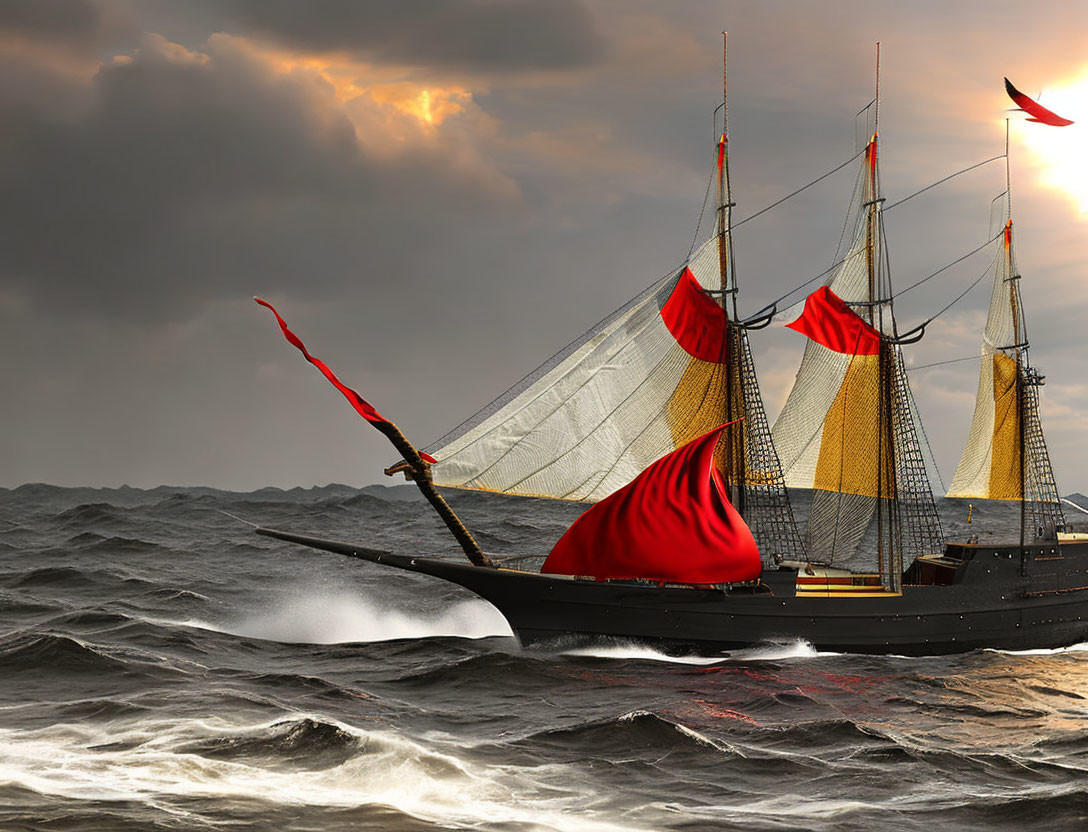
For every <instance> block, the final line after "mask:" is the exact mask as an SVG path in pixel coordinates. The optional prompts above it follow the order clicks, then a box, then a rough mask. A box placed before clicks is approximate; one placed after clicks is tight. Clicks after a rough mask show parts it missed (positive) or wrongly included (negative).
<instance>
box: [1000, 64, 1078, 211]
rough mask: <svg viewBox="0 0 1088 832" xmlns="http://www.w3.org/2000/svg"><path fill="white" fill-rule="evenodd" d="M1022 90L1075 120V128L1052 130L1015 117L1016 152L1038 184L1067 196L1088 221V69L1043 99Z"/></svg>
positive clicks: (1034, 93) (1044, 104)
mask: <svg viewBox="0 0 1088 832" xmlns="http://www.w3.org/2000/svg"><path fill="white" fill-rule="evenodd" d="M1021 89H1022V90H1023V91H1024V92H1025V93H1026V94H1027V95H1030V96H1032V97H1033V98H1035V99H1036V100H1037V101H1039V103H1040V104H1042V105H1043V106H1044V107H1046V108H1047V109H1049V110H1053V111H1054V112H1055V113H1057V114H1058V115H1060V116H1064V117H1065V118H1068V119H1072V120H1073V124H1071V125H1069V126H1068V127H1048V126H1047V125H1045V124H1035V123H1033V122H1030V121H1026V120H1025V119H1024V117H1022V116H1018V115H1013V119H1014V121H1013V122H1012V126H1011V127H1012V129H1011V141H1012V143H1013V152H1014V153H1015V152H1016V150H1017V149H1018V148H1023V149H1024V150H1025V151H1026V156H1027V159H1028V164H1029V166H1030V167H1031V168H1032V169H1033V170H1034V173H1035V176H1036V178H1037V179H1038V181H1039V182H1040V183H1042V184H1043V185H1045V186H1047V187H1049V188H1054V189H1055V190H1059V191H1061V192H1063V193H1064V194H1066V195H1067V196H1068V197H1070V198H1071V199H1072V200H1073V202H1074V203H1075V204H1076V207H1077V210H1078V211H1079V212H1080V215H1081V216H1082V217H1085V218H1088V153H1086V152H1085V151H1086V150H1088V67H1086V68H1085V69H1084V70H1083V74H1082V75H1081V76H1080V77H1079V78H1078V79H1076V80H1075V81H1072V82H1069V83H1067V84H1064V85H1062V86H1054V87H1047V88H1046V89H1045V90H1044V91H1043V93H1042V95H1041V96H1037V91H1034V90H1031V89H1030V88H1028V87H1021ZM1015 162H1016V156H1015V155H1014V156H1013V163H1014V164H1015Z"/></svg>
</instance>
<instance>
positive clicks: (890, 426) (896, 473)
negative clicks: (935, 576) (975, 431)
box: [773, 136, 940, 589]
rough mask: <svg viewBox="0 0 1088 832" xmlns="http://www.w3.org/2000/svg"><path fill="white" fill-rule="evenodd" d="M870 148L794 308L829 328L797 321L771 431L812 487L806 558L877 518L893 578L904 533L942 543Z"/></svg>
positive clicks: (857, 534) (793, 473)
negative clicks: (842, 228) (851, 219)
mask: <svg viewBox="0 0 1088 832" xmlns="http://www.w3.org/2000/svg"><path fill="white" fill-rule="evenodd" d="M875 154H876V138H875V136H874V138H873V140H872V141H871V142H870V145H869V147H868V148H867V151H866V155H865V160H864V163H863V165H864V166H863V168H862V175H861V177H860V178H859V180H858V187H857V188H856V190H855V197H854V203H853V206H852V209H851V212H852V213H855V212H856V217H857V220H856V224H855V228H854V236H853V238H852V243H851V246H850V248H849V249H848V250H847V252H846V255H845V257H843V259H842V260H841V261H840V262H839V265H838V266H837V268H835V270H834V271H833V272H832V273H831V275H830V277H829V278H828V279H827V281H826V282H825V283H824V288H822V289H820V290H817V292H814V293H813V294H812V295H811V296H810V297H809V300H808V301H806V306H805V312H804V313H803V316H802V317H803V318H806V319H809V320H811V321H815V322H816V326H817V329H819V328H820V326H825V325H826V326H829V327H830V329H828V330H827V331H826V332H824V333H823V335H820V336H817V334H816V333H815V332H813V331H809V330H808V329H807V328H806V327H804V326H802V327H801V328H800V329H801V331H803V332H806V334H809V336H810V338H809V341H808V343H807V344H806V346H805V353H804V357H803V358H802V360H801V366H800V367H799V369H798V371H797V378H796V380H795V382H794V386H793V388H792V390H791V391H790V394H789V396H788V398H787V399H786V403H785V405H784V406H783V408H782V412H781V413H780V414H779V417H778V420H777V421H776V422H775V425H774V428H773V437H774V443H775V445H776V447H777V448H778V454H779V458H780V459H781V463H782V471H783V475H784V477H785V481H786V485H788V486H790V487H792V488H804V489H812V491H813V495H812V508H811V511H810V517H809V528H808V550H809V554H810V555H811V557H812V558H813V559H814V560H818V561H822V562H828V563H845V562H849V561H851V560H852V558H853V557H854V555H855V554H856V553H857V552H858V550H859V548H860V547H862V544H863V543H864V542H865V541H866V540H867V535H868V534H869V533H870V531H871V528H872V527H873V525H874V521H876V526H877V528H878V529H883V530H884V531H883V532H882V533H881V534H880V535H878V538H877V539H876V541H875V542H874V546H873V548H874V550H875V551H874V552H873V553H872V554H875V555H876V558H875V560H876V561H877V567H878V569H879V570H880V571H881V572H882V573H883V574H884V575H885V583H886V584H887V586H888V587H889V588H892V589H894V588H895V587H897V586H898V582H899V574H898V572H897V566H896V563H897V562H898V559H899V557H900V556H901V554H902V552H903V542H902V541H903V540H905V539H909V541H910V545H909V546H908V547H907V548H908V549H909V550H910V551H911V552H915V551H916V550H918V551H917V552H916V553H918V554H921V553H929V552H931V551H933V550H934V547H936V546H939V545H940V542H939V540H938V538H939V537H940V532H939V523H938V521H937V519H936V510H935V508H934V506H933V501H932V494H931V492H930V486H929V483H928V479H927V477H926V475H925V466H924V464H922V461H921V454H920V451H919V450H918V443H917V435H916V429H915V421H914V416H915V414H914V412H913V405H912V399H911V396H910V390H909V386H908V384H907V379H906V374H905V372H903V371H902V357H901V355H900V352H899V349H898V347H896V346H895V345H894V335H895V322H894V318H893V314H892V308H891V301H890V298H891V296H892V293H891V287H890V281H889V279H888V275H887V268H886V263H885V260H884V254H883V251H882V245H881V243H882V234H881V233H880V210H879V204H880V200H879V199H878V198H877V194H878V188H877V184H876V176H877V173H876V161H875ZM809 302H813V306H812V309H811V312H810V307H809ZM810 315H811V318H810ZM821 322H822V323H821ZM832 322H835V323H834V324H832ZM798 323H800V321H799V322H798ZM792 326H795V328H796V324H794V325H792ZM844 333H853V334H851V335H850V338H853V339H855V340H852V341H851V340H849V339H847V338H846V335H845V334H844ZM844 339H845V340H844ZM862 341H864V346H862ZM897 481H898V485H899V486H900V487H898V488H897ZM907 526H910V529H907V528H906V527H907ZM934 530H935V531H934ZM904 531H907V532H908V533H907V534H906V535H904V534H903V532H904ZM858 565H860V564H858Z"/></svg>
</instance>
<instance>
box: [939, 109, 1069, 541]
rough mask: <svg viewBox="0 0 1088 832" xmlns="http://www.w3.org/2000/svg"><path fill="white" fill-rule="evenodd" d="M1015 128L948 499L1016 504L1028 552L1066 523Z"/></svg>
mask: <svg viewBox="0 0 1088 832" xmlns="http://www.w3.org/2000/svg"><path fill="white" fill-rule="evenodd" d="M1008 150H1009V122H1008V120H1007V119H1006V121H1005V196H1006V206H1007V210H1006V214H1005V227H1004V233H1003V234H1002V235H1001V236H1002V244H1003V250H1002V252H1001V255H1000V257H999V258H998V260H997V266H996V268H995V269H994V284H993V290H992V292H991V295H990V308H989V312H988V314H987V317H986V327H985V329H984V330H983V335H982V362H981V366H980V369H979V384H978V394H977V396H976V399H975V412H974V416H973V417H972V420H971V432H970V434H969V435H968V438H967V443H966V445H965V446H964V449H963V455H962V456H961V457H960V461H959V465H957V466H956V473H955V475H954V476H953V477H952V483H951V484H950V486H949V489H948V494H947V496H949V497H964V498H971V499H981V500H1017V501H1019V503H1020V543H1021V547H1023V546H1025V545H1026V544H1028V543H1030V542H1032V541H1037V540H1041V539H1051V540H1052V539H1054V536H1055V535H1056V533H1057V532H1058V531H1060V530H1061V529H1062V527H1063V526H1064V525H1065V517H1064V514H1063V512H1062V508H1061V502H1060V499H1059V497H1058V488H1057V484H1056V483H1055V480H1054V472H1053V469H1052V467H1051V464H1050V453H1049V451H1048V450H1047V445H1046V439H1045V437H1044V435H1043V427H1042V421H1041V419H1040V416H1039V388H1040V387H1041V386H1042V384H1043V378H1044V377H1043V375H1042V374H1041V373H1040V372H1039V371H1038V370H1037V369H1036V368H1035V367H1033V366H1031V362H1030V360H1029V356H1028V351H1029V347H1030V341H1029V339H1028V333H1027V323H1026V320H1025V317H1024V307H1023V302H1022V300H1021V296H1020V282H1021V276H1020V272H1019V268H1018V266H1017V262H1016V252H1015V247H1014V245H1013V236H1014V235H1013V221H1012V188H1011V183H1012V180H1011V175H1010V163H1009V158H1008Z"/></svg>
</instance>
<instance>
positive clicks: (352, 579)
mask: <svg viewBox="0 0 1088 832" xmlns="http://www.w3.org/2000/svg"><path fill="white" fill-rule="evenodd" d="M413 494H414V492H412V491H411V490H405V489H404V488H395V489H383V488H379V487H370V488H367V489H363V490H359V489H354V488H349V487H346V486H329V487H326V488H316V489H308V490H303V489H295V490H292V491H280V490H275V489H265V490H262V491H257V492H253V493H249V494H238V493H228V492H221V491H213V490H210V489H182V488H159V489H154V490H149V491H141V490H136V489H128V488H122V489H112V490H97V489H66V488H55V487H52V486H44V485H27V486H22V487H20V488H16V489H12V490H0V829H3V830H80V831H81V832H83V830H231V829H247V830H249V829H256V830H265V829H267V830H340V829H353V830H356V829H358V830H369V829H374V830H388V831H389V832H397V831H398V830H404V832H409V831H411V832H424V830H450V829H455V830H463V829H472V830H489V831H491V830H493V831H494V832H498V830H503V831H504V832H515V831H516V832H530V830H586V832H596V831H597V830H688V831H689V832H695V830H729V829H738V830H746V832H754V830H796V829H819V830H872V829H879V828H883V829H894V830H925V832H932V830H934V829H977V830H993V829H1016V830H1023V829H1025V828H1046V829H1048V830H1062V829H1085V828H1088V645H1074V646H1072V647H1069V648H1067V649H1063V650H1040V651H1027V652H1020V653H1008V652H999V651H977V652H973V653H968V654H965V655H960V656H951V657H933V658H901V657H894V656H889V657H873V656H860V655H847V654H833V653H821V652H817V651H816V650H814V649H813V648H812V647H811V646H810V645H807V644H805V643H803V642H796V643H789V644H774V645H764V646H759V647H756V648H753V649H749V650H745V651H741V652H737V653H733V654H731V655H728V656H721V657H716V658H687V659H675V658H670V657H668V656H666V655H664V654H662V653H658V652H655V651H654V650H651V649H648V648H645V647H639V646H635V645H631V644H625V643H623V642H618V641H611V642H601V643H595V644H589V645H586V644H580V645H578V646H573V645H572V646H570V647H569V648H566V649H565V648H564V647H563V646H562V645H560V646H557V647H553V648H551V649H547V650H544V649H540V650H538V649H529V650H523V649H521V648H520V647H519V646H518V644H517V642H516V641H515V640H514V639H513V638H512V637H511V635H510V631H509V629H508V627H507V626H506V624H505V622H504V620H503V619H502V617H501V616H500V615H499V614H498V612H497V611H495V610H494V609H493V608H492V607H490V606H489V605H488V604H486V603H485V602H483V601H481V600H478V599H475V598H474V597H473V596H471V595H469V594H468V593H466V592H464V591H462V590H460V589H457V588H455V587H451V586H447V585H445V584H442V583H440V582H437V581H435V580H432V579H428V578H425V577H423V576H416V575H411V574H406V573H401V572H396V571H393V570H386V569H384V568H382V567H380V566H374V565H371V564H366V563H361V562H357V561H352V560H348V559H345V558H341V557H337V556H335V555H331V554H323V553H318V552H311V551H308V550H305V549H302V548H299V547H297V546H293V545H290V544H285V543H280V542H277V541H272V540H269V539H267V538H261V537H257V536H255V535H254V534H253V533H252V531H251V529H250V528H249V527H247V526H246V525H244V524H243V523H240V522H238V521H236V520H233V519H231V518H230V517H227V516H225V515H224V514H223V513H221V512H224V511H225V512H229V513H230V514H233V515H237V516H238V517H242V518H245V519H246V520H250V521H253V522H257V523H260V524H263V525H266V526H272V527H276V528H283V529H291V530H296V531H299V532H302V533H311V534H314V535H317V536H323V537H332V538H339V539H347V540H352V541H356V542H359V543H362V544H364V545H369V546H374V547H376V548H384V549H388V550H390V551H394V552H404V553H419V552H423V551H431V552H433V551H452V550H453V547H452V546H451V541H450V540H449V539H448V538H447V536H446V534H445V532H444V531H443V529H442V528H441V526H440V524H439V523H438V521H437V520H436V519H435V518H434V517H433V516H432V514H431V513H430V510H429V509H428V507H427V506H426V505H425V504H424V503H421V502H420V501H418V500H416V499H412V496H413ZM452 501H453V502H454V503H455V505H456V507H457V508H458V509H459V510H460V511H461V512H462V513H463V515H464V516H465V518H466V520H467V521H468V522H469V524H470V526H472V528H474V529H475V530H476V531H477V532H478V536H479V538H480V540H481V542H482V544H483V546H484V548H485V549H487V550H489V551H496V552H508V553H517V552H533V551H541V550H546V549H547V548H548V547H549V546H550V545H551V543H552V542H554V540H555V539H556V538H557V537H558V536H559V534H561V532H562V531H563V530H564V529H565V528H566V526H567V524H568V523H569V522H570V521H571V520H572V519H573V517H574V516H575V515H576V514H577V512H578V511H579V510H580V507H578V506H571V505H565V504H551V503H543V502H539V501H535V500H518V499H508V498H500V497H495V496H492V495H482V494H455V495H453V497H452ZM946 508H947V507H946ZM949 510H950V511H951V510H952V509H951V508H950V509H949ZM991 520H992V521H993V523H999V522H1006V520H1002V519H1001V518H1000V517H994V518H991ZM1007 522H1008V523H1009V526H1008V528H1009V530H1010V533H1012V531H1013V530H1014V529H1015V519H1014V518H1007ZM993 523H991V526H992V525H993Z"/></svg>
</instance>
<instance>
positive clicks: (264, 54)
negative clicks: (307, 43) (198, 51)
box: [216, 35, 472, 128]
mask: <svg viewBox="0 0 1088 832" xmlns="http://www.w3.org/2000/svg"><path fill="white" fill-rule="evenodd" d="M216 37H224V36H222V35H217V36H216ZM232 40H234V41H238V40H240V39H237V38H232ZM245 47H246V49H247V51H248V52H249V53H250V54H252V55H254V56H255V57H258V58H260V59H261V60H263V61H264V62H265V63H266V64H267V65H268V66H269V67H271V68H272V69H274V70H275V71H277V72H279V73H281V74H284V75H287V74H290V73H294V72H302V73H310V74H313V75H315V76H317V77H319V78H321V80H323V81H324V82H325V83H327V84H328V85H329V86H330V87H331V88H332V91H333V94H334V95H335V96H336V100H337V101H339V102H340V103H341V104H347V103H349V102H351V101H354V100H356V99H358V98H360V97H363V98H369V99H370V100H371V101H373V102H374V103H375V104H377V105H379V106H380V107H383V108H389V109H391V110H394V111H396V112H397V113H399V114H402V115H407V116H411V117H413V118H414V119H416V120H417V121H418V122H419V125H420V126H421V127H424V128H433V127H438V126H439V125H441V124H442V122H444V121H445V120H446V119H447V118H450V117H451V116H455V115H458V114H459V113H462V112H464V110H465V105H467V104H468V103H469V102H470V101H471V100H472V93H471V92H469V91H468V90H466V89H464V88H463V87H459V86H435V85H423V84H419V83H416V82H413V81H384V80H377V79H375V76H377V75H379V73H378V71H377V70H376V69H375V68H374V67H372V66H369V65H368V64H365V63H361V62H359V61H356V60H354V59H352V58H351V57H350V56H347V55H338V54H328V55H311V54H304V53H297V52H287V51H283V50H278V49H268V48H263V47H257V46H256V44H254V43H252V42H247V43H246V44H245Z"/></svg>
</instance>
